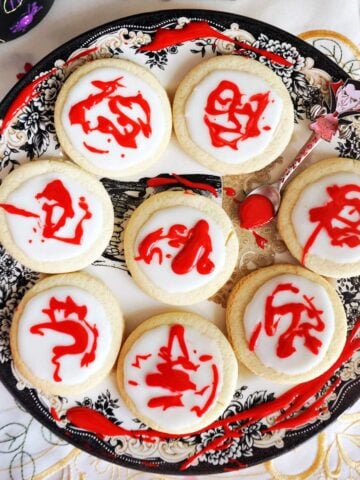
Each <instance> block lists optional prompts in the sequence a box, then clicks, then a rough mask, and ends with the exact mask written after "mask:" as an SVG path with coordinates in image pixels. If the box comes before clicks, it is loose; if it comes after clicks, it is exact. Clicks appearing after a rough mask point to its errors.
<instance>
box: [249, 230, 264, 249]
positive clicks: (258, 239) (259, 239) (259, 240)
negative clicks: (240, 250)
mask: <svg viewBox="0 0 360 480" xmlns="http://www.w3.org/2000/svg"><path fill="white" fill-rule="evenodd" d="M252 234H253V237H254V238H255V242H256V244H257V245H258V246H259V247H260V248H262V249H264V248H265V246H266V244H267V243H268V240H267V239H266V238H264V237H262V236H261V235H259V234H258V233H256V232H254V231H253V232H252Z"/></svg>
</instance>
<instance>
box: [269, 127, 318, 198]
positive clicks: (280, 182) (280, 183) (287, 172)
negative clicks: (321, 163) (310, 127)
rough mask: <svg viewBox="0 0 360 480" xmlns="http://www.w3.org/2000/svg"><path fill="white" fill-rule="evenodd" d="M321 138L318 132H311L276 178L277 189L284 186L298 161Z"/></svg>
mask: <svg viewBox="0 0 360 480" xmlns="http://www.w3.org/2000/svg"><path fill="white" fill-rule="evenodd" d="M321 140H322V138H321V137H320V135H319V134H317V133H316V132H312V134H311V135H310V137H309V138H308V139H307V141H306V142H305V143H304V145H303V146H302V147H301V149H300V150H299V152H298V154H297V155H296V157H295V158H294V160H293V161H292V162H291V163H290V165H289V166H288V167H287V169H286V170H285V172H284V174H283V175H282V177H281V178H280V179H279V180H278V182H276V183H277V186H278V188H279V190H281V189H282V187H283V186H284V184H285V182H286V181H287V180H288V178H289V177H290V176H291V175H292V174H293V173H294V171H295V170H296V169H297V167H298V166H299V165H300V163H301V162H302V161H303V160H305V158H306V157H307V156H308V155H309V153H310V152H312V151H313V149H314V148H315V147H316V145H317V144H318V143H320V142H321Z"/></svg>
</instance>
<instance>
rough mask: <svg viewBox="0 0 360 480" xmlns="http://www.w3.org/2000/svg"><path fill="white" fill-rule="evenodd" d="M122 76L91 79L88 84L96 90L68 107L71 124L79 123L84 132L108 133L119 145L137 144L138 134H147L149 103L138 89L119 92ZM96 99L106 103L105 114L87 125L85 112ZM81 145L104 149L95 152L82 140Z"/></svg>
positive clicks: (148, 133)
mask: <svg viewBox="0 0 360 480" xmlns="http://www.w3.org/2000/svg"><path fill="white" fill-rule="evenodd" d="M122 78H123V77H119V78H115V79H114V80H109V81H107V82H103V81H100V80H93V81H92V82H91V84H92V85H93V86H94V87H96V88H97V90H99V92H98V93H93V94H90V95H89V96H88V97H87V98H85V99H84V100H81V101H80V102H78V103H75V104H74V105H73V106H72V107H71V109H70V112H69V120H70V124H71V125H80V127H81V129H82V131H83V132H84V133H85V134H89V133H91V132H98V133H101V134H103V135H106V136H108V135H110V136H111V137H112V138H113V139H114V140H115V141H116V142H117V143H118V145H120V146H121V147H127V148H137V137H138V135H140V134H142V135H144V136H145V137H146V138H149V137H150V135H151V123H150V113H151V112H150V105H149V104H148V102H147V101H146V100H145V99H144V97H143V96H142V94H141V93H140V92H139V93H138V94H137V95H132V96H127V97H126V96H122V95H120V93H118V90H119V89H120V88H124V87H125V86H124V85H123V84H122V83H121V80H122ZM100 103H101V104H103V105H106V106H107V108H108V111H109V116H106V117H105V116H103V115H98V116H97V118H96V120H97V124H96V125H94V126H91V122H90V120H89V119H88V118H87V113H88V112H90V111H91V110H92V109H93V108H94V107H96V106H97V105H99V104H100ZM139 112H141V113H139ZM110 115H111V116H114V115H115V116H116V122H113V121H112V120H111V119H110V118H111V117H110ZM132 116H133V117H134V118H132ZM84 146H85V148H87V149H88V150H89V151H91V152H93V153H94V152H95V153H100V154H103V153H106V151H100V152H96V150H97V149H96V148H95V147H94V146H92V145H88V144H87V143H84Z"/></svg>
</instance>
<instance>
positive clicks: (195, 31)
mask: <svg viewBox="0 0 360 480" xmlns="http://www.w3.org/2000/svg"><path fill="white" fill-rule="evenodd" d="M199 38H217V39H219V40H225V41H226V42H229V43H234V44H235V45H237V46H238V47H240V48H241V49H242V50H248V51H249V50H250V51H251V52H255V53H257V54H259V55H261V56H264V57H266V58H268V59H269V60H271V61H272V62H274V63H278V64H280V65H284V66H286V67H290V66H292V63H290V62H289V61H287V60H285V58H283V57H281V56H280V55H277V54H276V53H273V52H268V51H267V50H262V49H260V48H256V47H253V46H251V45H249V44H248V43H246V42H239V41H238V40H235V39H234V38H231V37H228V36H227V35H224V34H223V33H221V32H219V31H218V30H216V29H215V28H213V27H211V26H210V25H209V24H208V23H207V22H190V23H188V24H187V25H185V26H184V27H183V28H181V29H167V28H160V29H159V30H157V31H156V33H155V35H154V38H153V40H152V42H151V43H149V44H148V45H144V46H143V47H141V48H140V52H148V51H156V50H162V49H164V48H168V47H171V46H173V45H178V44H179V43H183V42H187V41H189V40H198V39H199Z"/></svg>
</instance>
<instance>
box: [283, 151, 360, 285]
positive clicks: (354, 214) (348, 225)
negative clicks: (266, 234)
mask: <svg viewBox="0 0 360 480" xmlns="http://www.w3.org/2000/svg"><path fill="white" fill-rule="evenodd" d="M278 228H279V232H280V235H281V236H282V238H283V240H284V242H285V243H286V245H287V247H288V249H289V250H290V252H291V254H292V255H293V256H294V257H295V258H296V259H297V260H299V262H301V263H302V264H303V265H304V266H305V267H307V268H309V269H310V270H313V271H314V272H317V273H320V274H322V275H326V276H328V277H335V278H338V277H351V276H355V275H360V162H359V161H358V160H350V159H346V158H330V159H326V160H322V161H320V162H317V163H315V164H314V165H311V166H310V167H309V168H307V169H306V170H304V171H303V172H302V173H300V174H299V175H298V176H297V177H295V178H294V180H292V182H291V183H290V184H289V185H288V187H287V188H286V191H285V194H284V197H283V200H282V202H281V206H280V211H279V215H278Z"/></svg>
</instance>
